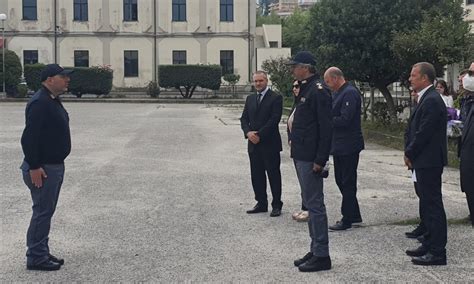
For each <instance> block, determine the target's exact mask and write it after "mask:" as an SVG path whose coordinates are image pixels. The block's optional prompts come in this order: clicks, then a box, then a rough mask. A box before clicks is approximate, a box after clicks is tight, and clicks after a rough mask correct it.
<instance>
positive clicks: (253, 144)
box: [240, 71, 283, 217]
mask: <svg viewBox="0 0 474 284" xmlns="http://www.w3.org/2000/svg"><path fill="white" fill-rule="evenodd" d="M253 81H254V85H255V89H256V90H257V93H256V94H252V95H249V96H248V97H247V100H246V102H245V107H244V111H243V112H242V117H241V118H240V124H241V127H242V131H243V132H244V136H245V138H246V139H248V153H249V158H250V171H251V177H252V186H253V191H254V193H255V200H257V204H256V205H255V207H253V208H252V209H250V210H248V211H247V213H248V214H254V213H261V212H268V201H267V179H266V176H265V172H266V174H267V175H268V180H269V182H270V188H271V191H272V196H273V201H272V207H273V210H272V212H271V213H270V216H271V217H277V216H280V215H281V208H282V206H283V202H281V173H280V152H281V151H282V146H281V136H280V131H279V129H278V123H279V122H280V120H281V115H282V111H283V98H282V96H280V95H278V94H276V93H274V92H273V91H272V90H270V89H269V88H268V78H267V74H266V73H265V72H264V71H257V72H255V73H254V74H253Z"/></svg>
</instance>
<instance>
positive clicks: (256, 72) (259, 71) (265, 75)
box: [252, 70, 268, 79]
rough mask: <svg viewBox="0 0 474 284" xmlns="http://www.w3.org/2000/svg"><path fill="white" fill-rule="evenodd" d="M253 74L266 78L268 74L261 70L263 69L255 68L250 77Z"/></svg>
mask: <svg viewBox="0 0 474 284" xmlns="http://www.w3.org/2000/svg"><path fill="white" fill-rule="evenodd" d="M255 75H263V76H264V77H265V78H266V79H268V74H267V72H265V71H263V70H257V71H255V72H253V74H252V77H253V76H255Z"/></svg>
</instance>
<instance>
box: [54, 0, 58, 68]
mask: <svg viewBox="0 0 474 284" xmlns="http://www.w3.org/2000/svg"><path fill="white" fill-rule="evenodd" d="M53 5H54V8H53V13H54V14H53V19H54V48H53V49H54V63H56V64H57V63H58V19H57V0H54V1H53Z"/></svg>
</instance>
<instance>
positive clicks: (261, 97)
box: [257, 93, 263, 106]
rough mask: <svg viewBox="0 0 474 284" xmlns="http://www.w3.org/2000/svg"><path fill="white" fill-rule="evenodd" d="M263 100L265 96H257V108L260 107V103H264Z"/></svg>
mask: <svg viewBox="0 0 474 284" xmlns="http://www.w3.org/2000/svg"><path fill="white" fill-rule="evenodd" d="M262 99H263V94H262V93H259V94H258V95H257V106H260V103H261V102H262Z"/></svg>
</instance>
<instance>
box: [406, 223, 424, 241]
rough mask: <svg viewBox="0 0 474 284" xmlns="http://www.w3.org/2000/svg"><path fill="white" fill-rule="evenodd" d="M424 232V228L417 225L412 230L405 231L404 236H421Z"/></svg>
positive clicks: (410, 237) (411, 237) (413, 237)
mask: <svg viewBox="0 0 474 284" xmlns="http://www.w3.org/2000/svg"><path fill="white" fill-rule="evenodd" d="M424 233H426V231H425V230H424V229H422V228H421V227H420V226H418V227H416V229H414V230H413V231H411V232H406V233H405V236H406V237H407V238H409V239H416V238H418V237H419V236H422V235H423V234H424Z"/></svg>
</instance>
